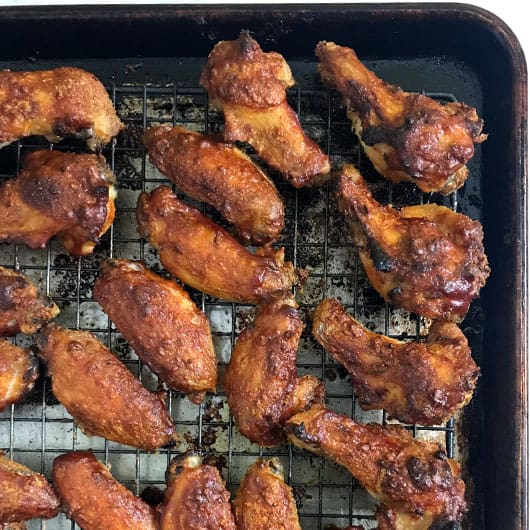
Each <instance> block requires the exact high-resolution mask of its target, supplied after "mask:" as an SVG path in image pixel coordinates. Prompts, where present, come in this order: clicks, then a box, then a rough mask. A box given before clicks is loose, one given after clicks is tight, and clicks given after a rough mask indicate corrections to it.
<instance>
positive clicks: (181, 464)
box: [159, 455, 236, 530]
mask: <svg viewBox="0 0 530 530" xmlns="http://www.w3.org/2000/svg"><path fill="white" fill-rule="evenodd" d="M167 475H168V487H167V490H166V494H165V498H164V502H163V503H162V504H161V505H160V507H159V511H160V527H159V528H160V530H235V529H236V526H235V524H234V516H233V514H232V509H231V506H230V493H229V492H228V491H227V490H226V488H225V483H224V481H223V479H222V478H221V475H220V474H219V471H217V468H216V467H214V466H209V465H204V464H202V463H201V459H200V457H199V456H196V455H193V456H184V457H182V456H178V457H175V458H174V459H173V460H172V461H171V464H170V466H169V469H168V473H167Z"/></svg>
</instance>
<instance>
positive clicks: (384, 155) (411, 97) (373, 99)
mask: <svg viewBox="0 0 530 530" xmlns="http://www.w3.org/2000/svg"><path fill="white" fill-rule="evenodd" d="M316 55H317V56H318V58H319V59H320V64H319V71H320V75H321V76H322V79H323V81H324V82H325V83H326V84H328V85H330V86H332V87H334V88H336V89H337V90H338V91H339V92H340V93H341V94H342V96H343V98H344V100H345V102H346V106H347V111H348V117H349V118H350V120H351V121H352V123H353V130H354V132H355V134H356V135H357V136H358V138H359V141H360V142H361V145H362V146H363V148H364V151H365V153H366V155H367V156H368V158H370V160H371V161H372V163H373V165H374V167H375V168H376V169H377V171H378V172H379V173H381V175H383V176H384V177H386V178H387V179H389V180H391V181H393V182H399V181H403V180H407V181H411V182H414V183H415V184H416V185H417V186H418V187H419V188H420V189H421V190H422V191H425V192H431V191H437V192H440V193H443V194H446V195H447V194H448V193H450V192H452V191H454V190H456V189H458V188H460V187H461V186H462V185H463V184H464V182H465V180H466V178H467V175H468V170H467V167H466V166H465V164H466V162H467V161H468V160H469V159H470V158H471V157H472V156H473V153H474V144H475V143H481V142H483V141H484V140H485V139H486V137H487V136H486V135H485V134H482V125H483V123H482V120H481V119H480V118H479V117H478V116H477V112H476V110H475V109H474V108H471V107H468V106H467V105H465V104H464V103H453V102H451V103H447V104H445V105H442V104H441V103H439V102H437V101H435V100H434V99H431V98H429V97H427V96H424V95H422V94H412V93H409V92H405V91H403V90H401V89H400V88H398V87H396V86H392V85H388V84H387V83H385V82H384V81H383V80H381V79H379V78H377V77H376V76H375V74H374V73H373V72H371V71H370V70H368V69H367V68H366V67H365V66H364V65H363V64H362V63H361V61H359V59H358V58H357V55H356V54H355V52H354V51H353V50H351V49H350V48H345V47H343V46H337V45H336V44H335V43H333V42H320V43H318V45H317V47H316Z"/></svg>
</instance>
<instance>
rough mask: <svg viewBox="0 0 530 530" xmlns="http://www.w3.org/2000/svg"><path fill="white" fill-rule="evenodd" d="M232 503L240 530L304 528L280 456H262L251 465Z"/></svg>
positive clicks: (300, 529) (296, 529)
mask: <svg viewBox="0 0 530 530" xmlns="http://www.w3.org/2000/svg"><path fill="white" fill-rule="evenodd" d="M233 506H234V515H235V518H236V527H237V530H302V527H301V526H300V521H299V520H298V510H297V509H296V502H295V500H294V496H293V491H292V490H291V488H290V487H289V486H288V485H287V484H286V483H285V482H284V481H283V467H282V465H281V463H280V460H279V459H278V458H271V459H269V460H264V459H262V458H260V459H259V460H258V461H257V462H256V463H255V464H253V465H252V466H250V467H249V468H248V470H247V473H246V475H245V478H244V479H243V482H242V483H241V485H240V486H239V489H238V491H237V494H236V498H235V500H234V504H233Z"/></svg>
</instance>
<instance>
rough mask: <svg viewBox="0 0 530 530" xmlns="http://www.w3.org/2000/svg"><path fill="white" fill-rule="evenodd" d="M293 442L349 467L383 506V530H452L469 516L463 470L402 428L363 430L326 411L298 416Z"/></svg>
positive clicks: (314, 410)
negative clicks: (465, 515) (461, 473)
mask: <svg viewBox="0 0 530 530" xmlns="http://www.w3.org/2000/svg"><path fill="white" fill-rule="evenodd" d="M286 428H287V431H288V433H289V440H290V441H291V442H293V443H294V444H295V445H296V446H298V447H301V448H302V449H307V450H309V451H312V452H314V453H317V454H321V455H324V456H326V457H329V458H330V459H332V460H334V461H335V462H337V463H338V464H340V465H342V466H344V467H345V468H346V469H348V471H350V473H351V474H352V475H353V476H354V477H355V478H356V479H357V480H358V482H359V483H360V484H361V486H362V487H363V488H366V489H367V490H368V492H369V493H370V494H371V495H373V496H374V497H375V498H376V499H377V500H378V501H379V502H380V506H379V510H378V514H377V519H378V522H379V529H380V530H428V529H431V530H432V529H434V528H436V529H437V530H438V529H440V530H450V529H453V528H455V523H458V522H459V521H460V520H461V519H462V517H463V515H464V512H465V509H466V503H465V501H464V490H465V486H464V482H463V481H462V480H461V479H460V478H459V473H460V466H459V465H458V463H457V462H456V461H454V460H451V459H449V458H448V457H447V455H446V453H445V451H444V450H443V449H441V448H440V446H439V445H437V444H434V443H430V442H423V441H420V440H416V439H414V438H413V437H412V435H411V434H410V433H409V432H408V431H407V430H406V429H404V428H403V427H399V426H397V425H393V426H386V427H385V426H382V425H378V424H369V425H362V424H359V423H356V422H354V421H353V420H351V419H350V418H348V417H346V416H341V415H340V414H336V413H334V412H332V411H330V410H328V409H326V408H325V407H324V406H322V405H315V406H314V407H312V408H311V409H309V410H308V411H306V412H301V413H299V414H297V415H296V416H293V417H292V418H291V419H290V420H289V421H288V422H287V425H286Z"/></svg>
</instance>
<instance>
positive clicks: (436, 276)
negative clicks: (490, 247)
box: [336, 165, 490, 322]
mask: <svg viewBox="0 0 530 530" xmlns="http://www.w3.org/2000/svg"><path fill="white" fill-rule="evenodd" d="M336 195H337V200H338V204H339V209H340V211H341V212H342V213H343V214H344V215H345V217H346V219H347V220H348V221H349V222H350V223H351V225H352V229H353V235H354V239H355V243H356V245H357V247H358V248H359V255H360V258H361V262H362V264H363V266H364V269H365V271H366V274H367V276H368V278H369V280H370V282H371V284H372V285H373V287H374V288H375V289H376V290H377V292H379V294H380V295H381V296H382V297H383V298H384V299H385V300H386V301H387V302H389V303H391V304H393V305H396V306H399V307H403V308H404V309H407V310H409V311H413V312H415V313H417V314H419V315H422V316H425V317H428V318H433V319H445V320H451V321H457V322H458V321H460V320H462V319H463V318H464V316H465V315H466V313H467V311H468V309H469V305H470V304H471V301H472V300H473V299H474V298H476V297H477V296H478V293H479V290H480V289H481V287H483V285H484V284H485V283H486V279H487V277H488V276H489V273H490V268H489V265H488V260H487V258H486V255H485V254H484V246H483V244H482V238H483V234H482V226H481V224H480V223H479V222H478V221H472V220H471V219H469V217H467V216H465V215H462V214H459V213H456V212H453V211H452V210H450V209H449V208H446V207H445V206H439V205H437V204H423V205H417V206H407V207H405V208H402V209H401V210H399V211H398V210H395V209H394V208H392V207H391V206H382V205H381V204H379V203H378V202H377V201H375V200H374V198H373V197H372V195H371V193H370V190H369V189H368V186H367V185H366V182H365V181H364V180H363V178H362V177H361V175H360V174H359V172H358V171H357V170H356V169H355V168H354V167H353V166H351V165H345V166H344V167H343V168H342V170H341V171H340V172H339V175H338V180H337V185H336Z"/></svg>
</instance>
